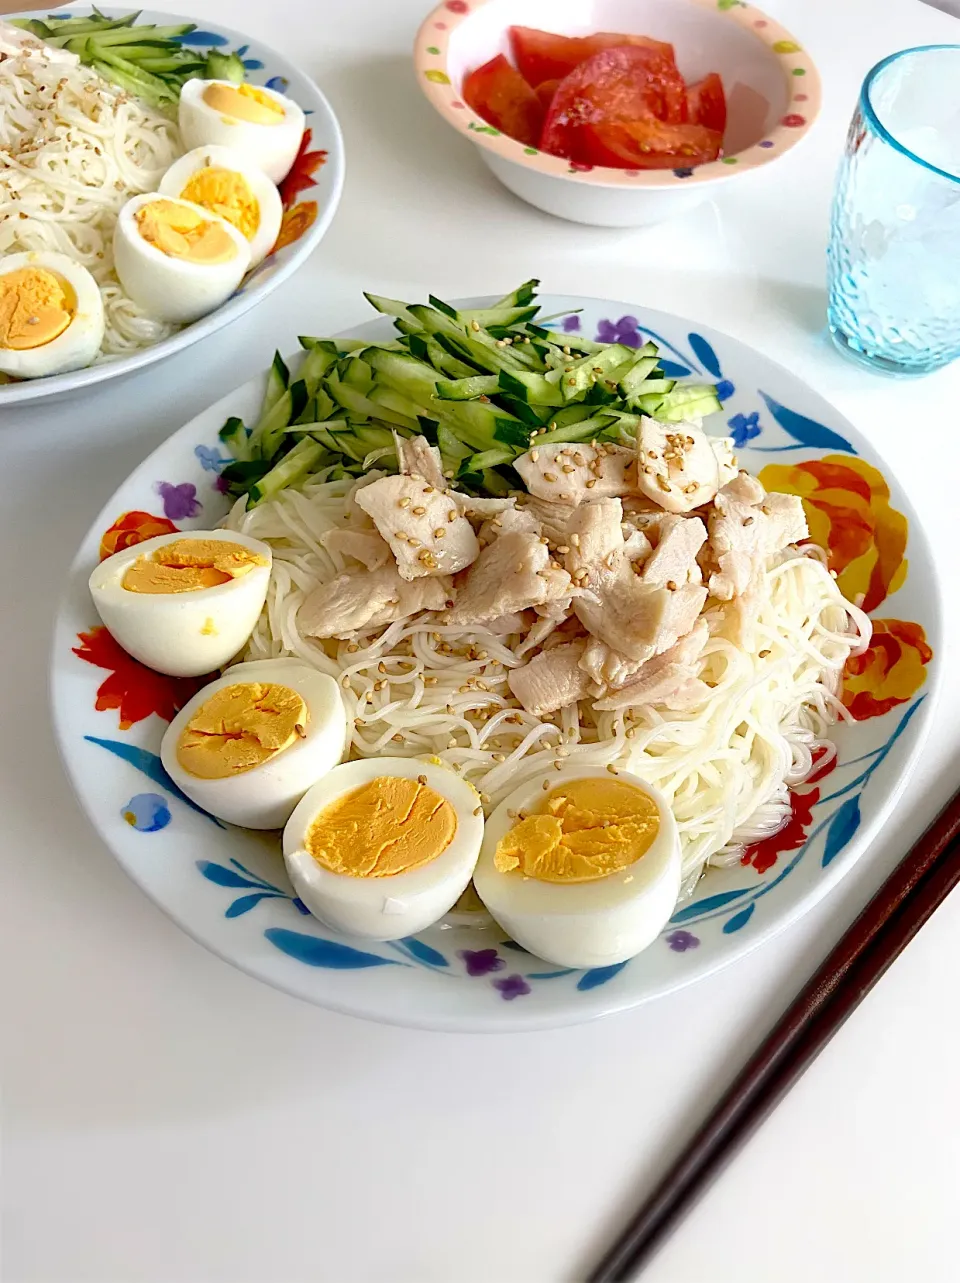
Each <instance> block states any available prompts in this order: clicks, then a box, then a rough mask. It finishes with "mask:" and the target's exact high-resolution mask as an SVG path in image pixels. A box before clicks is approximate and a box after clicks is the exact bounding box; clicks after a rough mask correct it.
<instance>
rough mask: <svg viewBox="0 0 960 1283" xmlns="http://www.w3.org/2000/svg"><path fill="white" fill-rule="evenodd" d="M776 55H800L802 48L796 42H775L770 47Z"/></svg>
mask: <svg viewBox="0 0 960 1283" xmlns="http://www.w3.org/2000/svg"><path fill="white" fill-rule="evenodd" d="M770 48H771V49H772V50H773V52H774V53H800V52H802V51H801V49H800V46H799V45H798V44H797V42H796V41H795V40H774V42H773V44H772V45H771V46H770Z"/></svg>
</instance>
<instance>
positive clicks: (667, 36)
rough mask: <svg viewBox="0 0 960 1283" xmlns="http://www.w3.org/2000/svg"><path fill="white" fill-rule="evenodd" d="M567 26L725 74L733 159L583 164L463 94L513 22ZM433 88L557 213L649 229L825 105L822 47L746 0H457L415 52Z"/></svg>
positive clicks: (496, 161) (567, 30) (781, 145)
mask: <svg viewBox="0 0 960 1283" xmlns="http://www.w3.org/2000/svg"><path fill="white" fill-rule="evenodd" d="M511 26H523V27H535V28H538V29H540V30H543V31H554V32H558V33H560V34H563V35H575V36H579V35H589V34H591V33H593V32H596V31H616V32H622V33H624V34H627V35H646V36H653V37H655V38H656V39H657V40H667V41H669V42H670V43H671V44H672V45H673V46H674V48H675V50H676V56H677V65H678V67H679V69H680V73H681V75H682V76H683V77H684V79H685V80H686V81H687V82H688V83H690V82H692V81H696V80H699V79H700V78H701V77H702V76H705V75H706V74H707V73H708V72H710V71H716V72H719V73H720V77H721V79H722V80H723V85H724V90H725V92H726V97H727V129H726V132H725V134H724V139H723V151H724V154H723V156H722V158H721V159H719V160H716V161H713V162H712V163H711V164H709V165H701V166H699V167H698V168H696V169H687V168H679V167H678V168H677V169H674V170H669V169H668V170H662V169H661V170H629V169H606V168H602V167H599V166H596V167H589V166H583V165H575V164H572V163H571V162H570V161H567V160H565V159H563V158H561V157H559V156H551V155H549V154H548V153H546V152H541V151H537V150H536V149H535V148H532V147H525V146H524V145H523V144H522V143H519V142H516V141H515V140H514V139H512V138H508V137H507V136H506V135H505V134H501V133H500V132H499V131H498V130H496V129H493V128H492V127H491V126H489V125H487V124H486V122H485V121H484V120H482V119H481V118H480V117H479V116H478V115H477V114H476V113H475V112H473V111H471V110H470V108H469V107H467V105H466V104H465V103H464V102H463V101H462V99H461V97H460V93H461V86H462V84H463V80H464V77H465V76H466V75H467V74H468V73H469V72H470V71H473V70H474V68H476V67H479V66H481V65H482V64H483V63H485V62H486V61H487V60H488V59H490V58H492V57H494V56H495V55H496V54H498V53H504V54H507V56H508V57H509V55H510V47H509V37H508V28H509V27H511ZM414 57H415V62H416V68H417V79H418V81H419V83H420V86H421V88H422V89H423V91H424V93H425V94H426V95H427V97H428V98H429V99H430V101H431V102H432V103H433V105H434V107H436V109H437V110H438V111H439V112H440V114H441V116H443V118H444V119H445V120H446V121H448V122H449V123H450V124H451V125H453V126H454V128H455V129H457V130H459V131H460V133H462V134H465V135H466V136H467V137H468V138H469V139H470V140H471V141H472V142H474V143H476V144H477V145H478V146H479V147H480V155H481V156H482V157H483V160H484V161H485V162H486V164H487V165H489V167H490V169H491V170H493V172H494V174H496V176H497V178H499V179H500V181H501V182H502V183H503V184H504V186H505V187H508V188H509V189H510V191H512V192H513V193H514V194H515V195H517V196H519V197H520V198H521V199H522V200H525V201H527V202H528V203H529V204H531V205H535V206H536V207H537V208H538V209H542V210H545V211H546V212H547V213H548V214H556V215H557V216H558V217H559V218H567V219H571V220H572V221H573V222H576V223H590V224H593V225H595V226H600V227H638V226H642V225H643V224H646V223H657V222H660V221H662V220H663V219H665V218H671V217H673V216H674V215H675V214H678V213H681V212H683V211H684V210H687V209H690V208H692V207H693V206H694V205H698V204H700V202H701V201H704V200H706V199H707V198H708V196H709V195H711V194H712V191H713V189H714V188H715V187H716V185H717V184H719V183H722V182H730V181H732V180H733V179H735V178H736V177H738V176H739V175H743V174H746V173H749V172H752V171H754V170H756V169H759V168H761V167H763V166H766V165H769V164H771V163H772V162H773V161H774V160H777V159H778V158H779V157H780V156H782V155H783V154H784V153H785V152H787V151H789V150H790V149H791V148H792V147H795V146H796V144H797V143H798V142H799V141H800V139H801V138H803V137H804V135H805V134H806V133H807V132H808V131H809V130H810V128H811V127H812V125H813V123H814V121H815V119H816V117H817V114H818V112H819V110H820V78H819V76H818V75H817V70H816V67H815V66H814V64H813V61H812V59H811V58H810V56H809V55H808V54H807V53H806V52H805V51H804V50H803V49H802V48H801V47H800V45H799V43H798V42H797V41H796V40H795V39H794V38H793V36H791V35H790V33H789V32H788V31H785V30H784V29H783V27H781V26H779V25H778V24H777V23H776V22H774V21H773V19H772V18H768V17H766V15H765V14H763V13H761V11H760V10H759V9H755V8H754V7H753V5H746V4H743V3H740V0H445V3H443V4H440V5H439V6H438V7H437V8H436V9H434V10H433V12H432V13H430V14H429V15H428V17H427V18H426V19H425V20H424V23H423V25H422V26H421V28H420V31H419V32H418V34H417V40H416V45H415V52H414Z"/></svg>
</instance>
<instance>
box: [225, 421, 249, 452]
mask: <svg viewBox="0 0 960 1283" xmlns="http://www.w3.org/2000/svg"><path fill="white" fill-rule="evenodd" d="M218 436H219V437H220V440H221V441H222V442H223V444H224V445H225V446H226V447H227V449H228V450H232V451H233V455H234V458H235V459H237V460H242V459H243V457H244V455H245V454H246V450H247V429H246V427H245V426H244V422H243V420H242V419H238V418H236V416H231V417H230V418H229V419H227V421H226V423H225V424H224V425H223V427H222V428H221V429H220V431H219V433H218Z"/></svg>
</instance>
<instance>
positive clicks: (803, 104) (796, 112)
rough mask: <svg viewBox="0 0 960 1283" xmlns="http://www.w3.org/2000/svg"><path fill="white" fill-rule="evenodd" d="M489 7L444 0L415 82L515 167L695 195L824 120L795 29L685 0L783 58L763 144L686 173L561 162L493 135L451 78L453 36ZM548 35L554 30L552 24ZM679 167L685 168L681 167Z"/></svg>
mask: <svg viewBox="0 0 960 1283" xmlns="http://www.w3.org/2000/svg"><path fill="white" fill-rule="evenodd" d="M491 2H492V0H444V3H442V4H439V5H437V7H436V8H435V9H433V10H431V12H430V13H429V14H428V15H427V17H426V18H425V19H424V21H423V23H422V25H421V27H420V30H419V31H418V33H417V38H416V44H415V46H414V65H415V67H416V72H417V81H418V83H419V85H420V88H421V89H422V90H423V92H424V93H425V94H426V96H427V98H428V99H429V100H430V102H431V103H432V104H433V106H434V107H435V108H436V109H437V111H438V112H439V113H440V115H441V116H442V117H443V118H444V120H446V121H447V122H448V124H451V125H453V127H454V128H455V129H456V130H457V131H458V132H459V133H461V134H464V135H465V136H466V137H467V138H469V139H470V141H471V142H474V143H477V144H479V146H481V147H483V148H485V149H486V150H488V151H491V152H493V153H494V154H495V155H497V156H500V157H502V158H503V159H504V160H509V161H513V162H514V163H515V164H519V165H522V166H524V167H525V168H527V169H530V170H534V171H537V172H539V173H541V174H549V175H551V176H552V177H560V178H566V179H568V180H570V181H572V182H575V183H581V184H585V185H590V186H594V187H619V188H623V187H628V188H635V189H639V188H644V187H646V188H658V189H663V188H670V187H684V188H687V189H688V190H689V188H690V186H691V185H692V184H694V183H709V182H711V181H714V182H715V181H717V180H721V179H727V178H732V177H733V176H734V174H737V173H743V172H745V171H748V170H753V169H758V168H760V167H761V166H763V165H768V164H770V162H771V161H774V160H777V159H778V158H779V157H780V156H782V155H784V154H785V153H786V152H788V151H790V150H791V149H792V148H794V147H795V146H796V145H797V143H798V142H800V141H801V140H802V139H803V138H804V137H805V136H806V135H807V134H808V133H809V132H810V130H811V129H812V127H813V125H814V124H815V122H816V119H817V116H818V115H819V112H820V98H821V89H820V76H819V74H818V72H817V69H816V66H815V64H814V62H813V59H812V58H811V57H810V55H809V54H808V53H807V52H806V50H805V49H803V48H802V46H801V45H800V43H799V41H798V40H796V39H795V37H794V36H792V35H791V34H790V32H789V31H787V30H786V29H785V28H784V27H781V26H780V24H779V23H777V22H775V21H774V20H773V19H772V18H770V17H768V16H767V15H766V14H765V13H763V12H762V11H761V10H760V9H756V8H754V6H753V5H751V4H744V3H742V0H732V3H730V2H729V0H685V3H687V4H689V5H694V6H696V7H697V8H700V9H703V10H706V11H707V12H709V13H710V14H711V15H712V16H714V17H716V18H718V19H721V20H723V21H726V22H732V23H736V24H737V25H738V26H740V27H742V28H744V29H745V30H746V31H748V32H749V33H750V34H751V35H752V36H753V37H754V38H755V39H756V40H757V41H759V42H760V43H761V44H762V45H764V46H766V47H767V49H769V50H770V52H771V53H772V54H773V55H774V56H775V57H776V58H777V59H778V60H779V62H780V65H781V69H782V72H783V79H784V84H785V89H786V95H785V98H786V102H787V110H786V111H785V112H784V114H783V115H782V116H781V117H780V119H779V121H778V122H777V123H776V124H775V125H774V126H773V127H772V128H771V129H769V130H768V131H767V132H766V133H765V134H764V136H763V138H761V139H758V140H757V142H755V143H753V144H752V145H751V146H749V147H745V148H743V149H741V150H738V151H736V152H734V153H732V154H731V155H729V156H723V157H721V158H720V159H719V160H715V161H711V162H710V163H709V164H707V165H699V166H697V167H696V168H694V169H688V170H686V172H674V171H673V170H670V169H650V170H636V169H623V170H620V169H607V168H604V167H601V166H593V167H590V166H580V165H574V164H572V163H571V162H570V161H568V160H566V159H564V158H563V157H560V156H552V155H550V154H549V153H548V152H542V151H537V150H536V149H535V148H532V147H526V146H524V144H523V143H520V142H517V141H516V140H515V139H513V138H509V137H508V136H507V135H506V134H501V133H500V132H499V131H492V132H491V131H490V127H489V126H488V125H487V123H486V121H484V120H483V119H482V117H480V116H478V115H477V114H476V112H474V111H472V110H471V109H470V108H469V107H468V106H467V104H466V103H465V102H464V101H463V100H462V98H461V97H460V86H459V85H458V84H456V83H455V82H454V80H453V79H452V78H451V76H450V75H449V74H448V52H449V46H450V40H451V37H452V36H453V35H454V34H455V32H456V30H457V28H458V27H460V26H461V25H462V24H464V23H468V22H469V21H470V19H471V18H472V17H473V15H474V14H475V13H476V12H477V11H478V10H480V9H482V8H483V7H484V5H486V4H488V3H491ZM520 25H530V24H525V23H520ZM545 29H549V30H552V29H553V28H552V26H551V24H550V23H549V21H547V23H546V27H545ZM561 34H562V33H561ZM575 34H581V33H580V32H577V33H575ZM677 168H678V170H681V171H682V170H683V167H682V166H680V165H679V164H678V167H677Z"/></svg>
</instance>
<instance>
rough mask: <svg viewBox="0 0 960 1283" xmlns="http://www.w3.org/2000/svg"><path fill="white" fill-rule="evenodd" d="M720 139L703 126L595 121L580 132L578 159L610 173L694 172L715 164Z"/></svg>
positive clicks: (711, 130)
mask: <svg viewBox="0 0 960 1283" xmlns="http://www.w3.org/2000/svg"><path fill="white" fill-rule="evenodd" d="M722 141H723V136H722V134H720V132H719V131H718V130H716V129H707V128H706V127H705V126H704V125H689V124H686V125H666V124H664V123H663V121H660V120H652V119H650V117H646V118H645V119H643V120H624V121H614V122H607V121H598V122H596V123H594V124H588V125H584V127H583V129H582V131H581V143H582V148H583V153H582V155H581V157H580V159H582V160H585V161H587V162H589V163H590V164H592V165H605V166H606V167H607V168H609V169H677V168H679V167H681V166H682V167H683V168H685V169H686V168H693V166H694V165H705V164H706V163H707V162H708V161H711V160H716V159H717V157H718V156H719V155H720V144H721V142H722Z"/></svg>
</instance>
